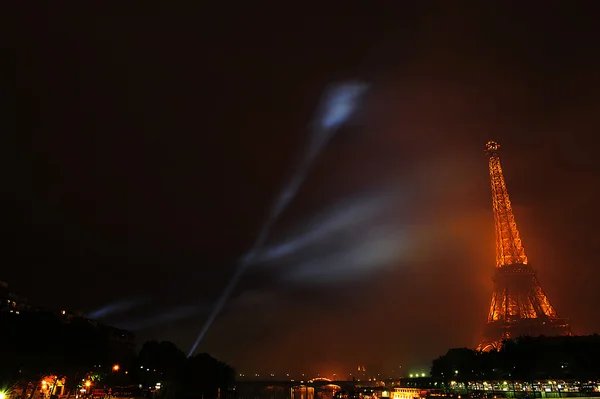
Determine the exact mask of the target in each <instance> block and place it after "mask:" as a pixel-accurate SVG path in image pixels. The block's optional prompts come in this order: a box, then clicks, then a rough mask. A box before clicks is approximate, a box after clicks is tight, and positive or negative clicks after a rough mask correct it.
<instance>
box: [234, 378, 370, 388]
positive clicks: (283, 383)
mask: <svg viewBox="0 0 600 399" xmlns="http://www.w3.org/2000/svg"><path fill="white" fill-rule="evenodd" d="M330 385H335V386H338V387H340V388H341V389H342V390H347V389H354V388H360V387H365V388H373V387H376V386H377V385H378V383H377V381H358V380H355V381H341V380H335V381H334V380H330V379H327V378H315V379H312V380H302V381H298V380H279V381H276V380H272V381H254V380H248V381H237V382H236V387H238V388H241V387H248V388H255V389H256V388H268V387H277V388H285V389H289V388H298V387H309V388H323V387H326V386H330Z"/></svg>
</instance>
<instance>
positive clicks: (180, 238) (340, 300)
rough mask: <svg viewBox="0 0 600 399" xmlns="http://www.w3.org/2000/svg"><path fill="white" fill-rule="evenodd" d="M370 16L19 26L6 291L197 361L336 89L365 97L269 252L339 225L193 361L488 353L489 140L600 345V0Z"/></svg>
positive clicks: (546, 281) (521, 218)
mask: <svg viewBox="0 0 600 399" xmlns="http://www.w3.org/2000/svg"><path fill="white" fill-rule="evenodd" d="M356 3H360V5H357V6H355V5H353V2H339V3H337V4H335V5H334V4H333V3H329V4H330V5H324V4H319V5H318V6H317V5H310V4H309V3H298V4H295V5H294V6H292V5H291V3H290V5H287V3H286V4H283V5H282V3H278V4H279V5H277V6H275V4H276V3H275V2H273V3H268V2H262V3H261V2H258V3H255V2H252V6H243V7H242V8H238V7H240V6H238V5H236V4H237V3H236V4H234V3H232V2H227V3H226V4H224V5H223V6H222V8H219V7H218V6H212V8H201V7H197V8H193V9H192V8H188V9H177V8H176V7H171V6H168V5H164V4H163V5H161V6H157V7H152V6H150V5H144V6H143V7H144V8H135V7H133V6H132V7H130V8H126V7H125V6H119V7H111V6H100V5H98V8H91V7H92V6H89V5H87V6H84V7H79V6H74V5H68V3H59V4H53V5H50V4H49V3H48V4H45V5H41V4H38V5H37V8H36V6H33V5H31V4H29V5H25V4H22V5H19V6H17V5H13V7H12V8H11V9H10V10H7V12H6V13H4V14H5V15H8V16H10V17H11V19H12V23H11V24H8V25H7V26H6V27H7V28H8V31H7V32H6V33H7V34H5V35H2V36H3V39H2V41H3V45H4V46H5V47H6V48H8V52H7V54H8V55H9V57H8V63H7V65H8V68H7V69H6V70H7V71H8V73H5V74H4V76H6V77H8V76H10V77H14V79H9V80H8V82H9V83H8V85H6V86H5V87H6V88H8V90H6V92H8V93H11V92H14V97H13V99H14V101H12V103H13V104H14V105H15V106H14V108H13V107H11V108H8V110H9V111H10V112H9V113H8V114H9V115H8V118H7V124H6V125H5V130H8V131H9V132H11V133H14V134H9V135H7V137H8V138H9V140H8V141H7V142H6V143H5V144H4V145H3V146H2V152H3V154H2V160H3V164H4V165H3V166H4V167H3V172H4V178H3V184H2V194H3V195H2V210H3V223H2V224H3V226H4V230H5V234H4V236H5V239H4V242H3V244H4V249H3V250H2V264H3V265H4V266H2V268H1V269H0V278H1V279H3V280H7V281H9V282H10V284H11V285H12V287H13V288H14V289H15V290H17V291H19V292H21V293H23V294H25V295H27V296H28V297H29V298H30V299H31V300H32V301H33V302H36V303H40V304H45V305H48V306H52V307H57V308H70V309H80V310H82V311H84V312H86V313H88V314H90V312H94V311H96V310H98V309H102V308H105V307H106V306H109V305H112V306H113V307H115V306H114V304H115V303H116V304H117V305H118V306H116V308H119V307H120V310H119V311H116V312H113V313H112V314H108V315H106V316H103V317H99V319H100V320H101V321H103V322H106V323H109V324H114V325H118V326H122V327H127V328H131V329H132V330H134V331H135V332H136V334H137V335H138V340H139V341H140V342H142V341H143V340H145V339H151V338H156V339H164V340H173V341H174V342H175V343H177V344H178V345H179V346H180V347H181V348H182V349H183V350H184V351H186V352H187V351H188V350H189V348H190V346H191V345H192V343H193V341H194V339H195V337H196V335H197V333H198V330H199V329H200V327H201V326H202V323H203V322H204V320H205V318H206V316H207V311H208V309H209V308H210V306H211V304H212V303H213V302H214V301H215V300H216V298H217V296H218V295H219V293H220V291H221V290H222V289H223V287H224V285H225V284H226V282H227V281H228V280H229V279H230V278H231V276H232V274H233V270H234V269H235V267H236V261H237V260H238V259H239V258H240V257H242V256H243V255H244V253H245V252H246V251H247V250H248V249H249V248H250V246H251V245H252V242H253V241H254V239H255V237H256V235H257V233H258V230H259V228H260V225H261V222H262V221H263V219H264V218H265V216H266V214H267V212H268V209H269V206H270V204H271V203H272V201H273V198H274V197H275V195H276V194H277V193H278V190H279V189H280V187H281V186H282V185H283V183H284V181H285V180H286V179H288V178H289V176H290V174H291V173H292V171H293V166H294V164H295V162H296V161H297V159H298V158H299V157H301V154H302V151H303V149H304V148H305V146H306V145H307V142H308V141H309V138H310V137H311V134H312V133H311V126H312V125H311V121H312V119H313V116H314V114H315V110H316V109H317V106H318V104H319V101H320V99H321V97H322V94H323V92H324V90H325V89H326V88H327V87H331V85H332V84H335V83H340V82H345V81H360V82H364V83H367V84H369V87H370V89H369V91H368V94H367V95H366V97H365V98H364V101H363V102H362V104H361V107H360V110H359V111H358V112H357V114H356V115H355V116H354V117H353V118H352V120H351V121H349V123H348V124H346V125H345V126H344V127H343V128H341V129H340V130H339V131H338V132H337V133H336V135H335V137H333V139H332V140H331V141H330V142H329V144H328V145H327V147H326V148H325V150H324V151H323V153H322V154H321V156H320V157H319V158H318V160H317V162H316V163H315V164H314V167H313V168H312V170H311V171H310V174H309V175H308V178H307V180H306V182H305V184H304V185H303V186H302V188H301V190H300V192H299V195H298V197H297V198H295V200H294V201H293V203H292V204H291V206H290V208H289V209H288V210H287V211H286V213H285V214H284V216H283V218H282V219H281V220H280V221H279V223H278V224H277V225H276V227H275V229H274V230H273V232H272V234H271V235H270V238H269V242H270V245H271V246H272V247H275V246H277V244H278V243H282V242H287V241H293V240H294V239H295V238H297V237H300V236H306V235H308V236H311V234H312V235H314V234H315V232H317V231H321V230H319V228H320V227H322V226H323V225H328V224H327V223H329V222H331V221H334V222H335V223H337V222H339V223H341V227H339V226H338V227H339V228H338V229H334V230H333V231H330V232H327V234H324V235H322V236H319V237H318V239H316V240H314V241H313V242H311V243H310V244H307V245H306V246H304V247H302V248H300V249H299V251H298V252H297V253H295V254H293V256H288V257H284V258H281V259H276V260H274V261H271V262H263V263H262V264H257V265H254V266H252V268H251V269H250V270H249V271H248V273H247V274H246V275H245V276H244V278H243V280H242V282H241V284H240V285H239V286H238V287H237V289H236V291H235V293H234V295H233V297H232V299H231V301H230V302H229V303H228V305H227V306H226V308H225V310H224V312H223V313H222V314H221V315H220V316H219V318H218V319H217V321H216V323H215V324H214V325H213V327H212V328H211V330H210V331H209V333H208V335H207V336H206V338H205V339H204V340H203V341H202V343H201V345H200V348H199V350H202V351H208V352H210V353H211V354H212V355H213V356H215V357H218V358H220V359H222V360H225V361H227V362H230V363H231V364H233V365H234V366H236V367H237V369H238V370H240V371H242V372H246V373H254V372H261V373H267V372H277V373H281V372H285V371H288V370H289V371H291V372H294V373H301V372H305V373H322V374H327V373H329V374H331V373H334V372H335V373H339V374H342V373H349V372H351V371H352V370H353V369H354V368H355V367H356V365H357V364H364V365H366V366H367V367H368V368H371V369H375V370H380V371H381V372H382V373H389V371H391V369H397V367H398V365H402V366H403V369H404V370H407V371H408V370H420V369H421V368H426V367H428V365H429V361H430V360H431V359H432V358H434V357H436V356H438V355H440V354H442V353H444V352H445V351H446V350H447V349H448V348H450V347H456V346H473V345H475V344H476V343H477V340H478V337H479V333H480V331H481V329H482V327H483V323H484V322H485V319H486V316H487V308H488V306H489V299H490V295H491V290H492V282H491V277H492V274H493V272H494V259H495V258H494V253H493V251H494V237H493V217H492V210H491V199H490V190H489V182H488V171H487V161H486V159H485V157H484V153H483V147H484V144H485V142H486V141H487V140H489V139H495V140H497V141H499V142H500V144H501V145H502V150H503V152H502V155H501V158H502V162H503V166H504V170H505V177H506V180H507V183H508V188H509V190H510V193H511V198H512V201H513V205H514V210H515V214H516V217H517V222H518V225H519V228H520V230H521V234H522V237H523V242H524V244H525V248H526V251H527V253H528V256H529V259H530V262H531V263H532V265H534V267H536V268H537V269H538V271H539V273H540V274H539V279H540V281H541V283H542V285H543V286H544V288H545V290H546V291H547V294H548V296H549V297H550V299H551V301H552V302H553V304H554V306H555V307H556V309H557V310H558V312H559V313H560V314H561V315H562V316H564V317H569V318H571V319H572V325H573V329H574V331H575V332H576V333H580V334H586V333H592V332H598V331H600V317H598V310H597V309H598V308H597V305H598V303H600V293H599V292H600V291H599V290H598V289H597V267H598V259H599V250H600V235H599V233H598V230H597V226H599V225H600V216H599V215H600V213H599V211H598V206H597V204H598V203H599V201H600V198H599V196H600V190H599V188H598V184H599V182H600V179H599V172H600V171H599V166H598V162H597V161H598V145H599V140H598V137H597V132H598V131H599V129H600V97H599V95H598V93H599V89H600V75H599V74H598V71H599V70H600V59H599V55H598V54H600V53H599V52H598V49H599V48H600V41H599V39H600V34H599V33H600V32H599V28H598V24H597V20H598V19H597V17H598V15H597V13H595V11H594V8H593V7H592V3H593V2H589V5H590V7H589V8H586V7H585V5H586V4H587V3H583V2H577V4H578V6H575V5H574V3H575V2H555V1H548V2H543V5H542V2H526V3H527V4H520V5H518V6H517V4H518V3H520V2H502V4H503V5H502V6H500V5H499V3H500V2H486V4H487V5H485V6H478V7H475V6H473V3H471V4H469V6H466V5H465V6H461V5H459V4H458V3H454V5H452V6H450V5H441V4H442V3H445V2H440V3H439V4H437V3H436V2H426V3H427V6H425V4H424V3H425V2H391V3H401V4H402V6H399V5H396V6H394V7H389V8H384V7H380V6H377V5H375V3H374V4H371V3H369V2H356ZM391 3H390V4H391ZM492 3H498V4H496V5H493V4H492ZM15 4H17V3H15ZM19 4H20V3H19ZM73 4H75V3H73ZM145 4H148V3H145ZM417 4H418V5H417ZM140 7H141V6H140ZM13 15H14V18H13ZM6 27H5V28H6ZM13 89H14V90H13ZM13 121H14V124H13V123H8V122H13ZM9 126H15V129H14V130H13V128H9ZM332 210H333V211H332Z"/></svg>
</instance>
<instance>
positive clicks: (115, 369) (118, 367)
mask: <svg viewBox="0 0 600 399" xmlns="http://www.w3.org/2000/svg"><path fill="white" fill-rule="evenodd" d="M120 368H121V366H119V365H118V364H115V365H114V366H113V371H119V369H120Z"/></svg>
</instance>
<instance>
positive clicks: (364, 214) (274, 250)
mask: <svg viewBox="0 0 600 399" xmlns="http://www.w3.org/2000/svg"><path fill="white" fill-rule="evenodd" d="M391 198H392V197H391V195H389V194H388V195H386V194H378V195H373V196H371V197H367V198H364V197H360V198H358V199H354V200H352V201H344V202H342V203H338V204H336V205H335V206H334V207H333V209H331V210H329V211H328V212H325V213H323V214H319V215H318V216H316V217H314V218H313V219H312V220H311V222H310V223H309V225H308V228H305V229H304V231H303V232H302V233H300V234H299V235H298V236H297V237H296V238H294V239H291V240H289V241H287V242H284V243H281V244H278V245H275V246H272V247H271V248H267V249H266V250H265V251H264V252H262V253H261V255H260V256H259V257H258V259H257V262H273V261H277V260H279V259H281V258H284V257H287V256H291V255H293V254H295V253H297V252H298V251H300V250H302V249H304V248H306V247H309V246H311V245H314V244H318V243H322V242H323V241H324V240H328V239H331V238H332V237H334V236H335V235H336V234H339V233H340V232H343V231H345V230H347V229H350V228H355V227H356V226H357V225H360V224H363V223H365V222H367V221H369V220H371V219H372V218H374V217H376V216H377V215H379V214H381V213H382V212H383V211H385V209H386V208H387V207H388V206H389V205H390V203H391V202H392V201H391Z"/></svg>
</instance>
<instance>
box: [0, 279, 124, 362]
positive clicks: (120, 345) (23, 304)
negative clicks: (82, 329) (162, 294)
mask: <svg viewBox="0 0 600 399" xmlns="http://www.w3.org/2000/svg"><path fill="white" fill-rule="evenodd" d="M0 312H5V313H14V314H21V313H25V312H48V313H53V314H55V315H56V316H58V317H59V318H60V320H61V321H62V322H63V323H71V322H73V321H75V320H78V321H85V322H88V323H89V324H91V325H92V326H94V327H95V328H97V329H98V330H99V331H100V332H101V333H102V334H103V335H104V336H105V337H106V339H107V341H108V350H109V352H115V353H118V352H127V351H134V350H135V334H133V333H132V332H130V331H127V330H122V329H120V328H116V327H111V326H106V325H103V324H100V323H98V322H97V321H96V320H91V319H87V318H85V317H84V316H83V313H82V312H79V311H71V310H65V309H63V310H59V311H56V310H51V309H47V308H44V307H39V306H33V305H31V304H29V303H28V301H27V299H26V298H25V297H22V296H19V295H17V294H15V293H13V292H12V291H10V289H9V286H8V283H7V282H5V281H1V280H0Z"/></svg>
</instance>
